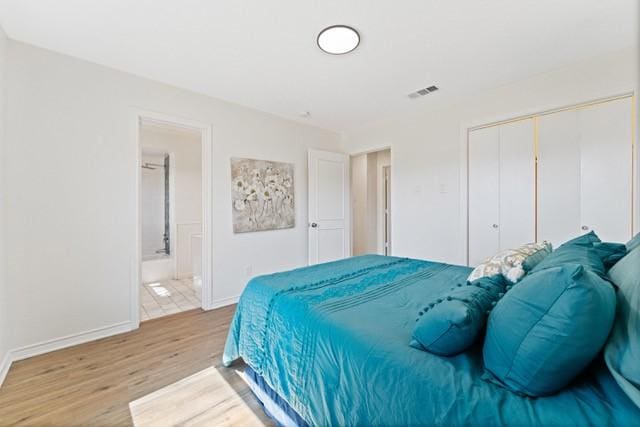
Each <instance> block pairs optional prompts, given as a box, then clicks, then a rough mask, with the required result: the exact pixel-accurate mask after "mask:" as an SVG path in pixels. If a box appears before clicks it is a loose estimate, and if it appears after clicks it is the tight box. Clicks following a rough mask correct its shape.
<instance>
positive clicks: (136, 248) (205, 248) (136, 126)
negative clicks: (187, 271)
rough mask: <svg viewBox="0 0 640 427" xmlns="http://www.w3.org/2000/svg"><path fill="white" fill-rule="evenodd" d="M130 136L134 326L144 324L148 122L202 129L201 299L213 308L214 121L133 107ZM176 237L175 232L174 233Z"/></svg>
mask: <svg viewBox="0 0 640 427" xmlns="http://www.w3.org/2000/svg"><path fill="white" fill-rule="evenodd" d="M129 115H130V121H131V122H130V131H131V135H130V139H131V153H132V156H131V157H132V158H133V159H135V160H134V161H133V162H132V165H131V167H132V168H133V176H134V177H135V185H134V203H133V212H132V216H133V219H134V221H133V230H132V231H133V232H132V236H133V237H132V241H131V248H132V252H133V253H132V254H131V263H132V265H131V280H130V282H131V287H130V302H131V304H130V308H129V311H130V313H129V316H130V318H131V328H132V329H137V328H138V327H139V326H140V286H141V284H142V216H141V210H142V209H141V203H140V185H141V172H140V167H141V166H142V146H141V144H140V128H141V125H142V123H143V121H144V122H148V123H157V124H164V125H168V126H173V127H182V128H186V129H191V130H198V131H200V135H201V144H200V149H201V160H202V172H201V175H202V295H201V300H202V301H201V302H202V308H203V309H204V310H210V309H211V308H213V307H212V306H213V303H212V301H213V280H212V273H213V217H212V214H213V206H212V190H213V182H212V176H213V175H212V173H213V140H212V128H211V125H209V124H207V123H203V122H199V121H196V120H192V119H188V118H184V117H178V116H172V115H169V114H164V113H159V112H156V111H150V110H144V109H138V108H131V109H130V114H129ZM173 240H174V241H175V235H174V236H173Z"/></svg>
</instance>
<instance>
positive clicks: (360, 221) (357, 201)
mask: <svg viewBox="0 0 640 427" xmlns="http://www.w3.org/2000/svg"><path fill="white" fill-rule="evenodd" d="M366 215H367V155H366V154H360V155H357V156H352V157H351V242H352V243H351V246H352V248H351V253H352V254H353V255H354V256H356V255H362V254H365V253H367V238H366V236H367V234H366V233H367V225H366Z"/></svg>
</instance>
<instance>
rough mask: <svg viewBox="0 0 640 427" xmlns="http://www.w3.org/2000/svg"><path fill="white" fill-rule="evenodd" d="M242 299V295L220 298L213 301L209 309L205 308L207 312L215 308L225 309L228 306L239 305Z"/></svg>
mask: <svg viewBox="0 0 640 427" xmlns="http://www.w3.org/2000/svg"><path fill="white" fill-rule="evenodd" d="M239 299H240V295H234V296H232V297H227V298H220V299H215V300H213V301H211V305H210V306H209V307H203V308H204V309H205V310H213V309H214V308H220V307H224V306H226V305H231V304H237V303H238V300H239Z"/></svg>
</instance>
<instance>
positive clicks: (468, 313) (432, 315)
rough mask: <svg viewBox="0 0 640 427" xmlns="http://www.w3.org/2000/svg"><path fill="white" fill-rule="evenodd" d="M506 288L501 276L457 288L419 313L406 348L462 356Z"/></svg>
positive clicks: (485, 278)
mask: <svg viewBox="0 0 640 427" xmlns="http://www.w3.org/2000/svg"><path fill="white" fill-rule="evenodd" d="M507 287H508V286H507V283H506V281H505V279H504V277H503V276H502V275H501V274H498V275H495V276H493V277H483V278H481V279H478V280H476V281H475V282H473V283H472V282H467V283H466V284H464V285H463V284H461V283H460V284H458V286H456V287H454V288H452V289H451V291H449V293H448V294H447V295H446V296H442V297H440V298H437V299H435V300H434V301H432V302H431V303H430V304H428V305H427V306H425V307H424V308H423V309H422V310H420V312H419V313H418V318H417V319H416V326H415V328H414V329H413V334H412V339H411V342H410V343H409V345H410V346H411V347H414V348H417V349H418V350H424V351H428V352H430V353H433V354H437V355H440V356H453V355H455V354H458V353H460V352H463V351H464V350H466V349H467V348H469V347H470V346H471V344H473V343H474V341H475V340H476V339H477V338H478V336H479V335H481V331H482V330H483V328H484V325H485V324H486V322H487V317H488V316H489V314H488V313H489V311H490V310H491V309H492V308H493V306H494V305H495V304H496V302H497V301H498V300H499V299H500V298H501V297H502V296H503V295H504V293H505V292H506V288H507Z"/></svg>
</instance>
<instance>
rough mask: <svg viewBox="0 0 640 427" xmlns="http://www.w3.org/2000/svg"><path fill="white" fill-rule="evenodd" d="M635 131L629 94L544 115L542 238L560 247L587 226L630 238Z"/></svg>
mask: <svg viewBox="0 0 640 427" xmlns="http://www.w3.org/2000/svg"><path fill="white" fill-rule="evenodd" d="M631 132H632V131H631V99H630V98H623V99H619V100H615V101H608V102H604V103H600V104H595V105H591V106H586V107H581V108H578V109H574V110H568V111H562V112H558V113H552V114H547V115H543V116H541V117H540V119H539V141H538V147H539V155H538V156H539V157H538V158H539V160H538V238H539V239H545V240H550V241H551V242H552V243H553V244H554V245H555V246H557V245H558V244H560V243H562V242H564V241H566V240H568V239H571V238H573V237H575V236H577V235H578V234H581V233H585V232H587V231H589V230H593V231H595V232H596V233H597V234H598V235H599V236H600V237H601V238H602V239H603V240H606V241H615V242H625V241H627V240H628V239H629V238H630V236H631V234H632V228H631V221H632V212H631V209H632V184H631V182H632V173H633V169H632V168H633V166H632V147H631V141H632V134H631Z"/></svg>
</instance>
